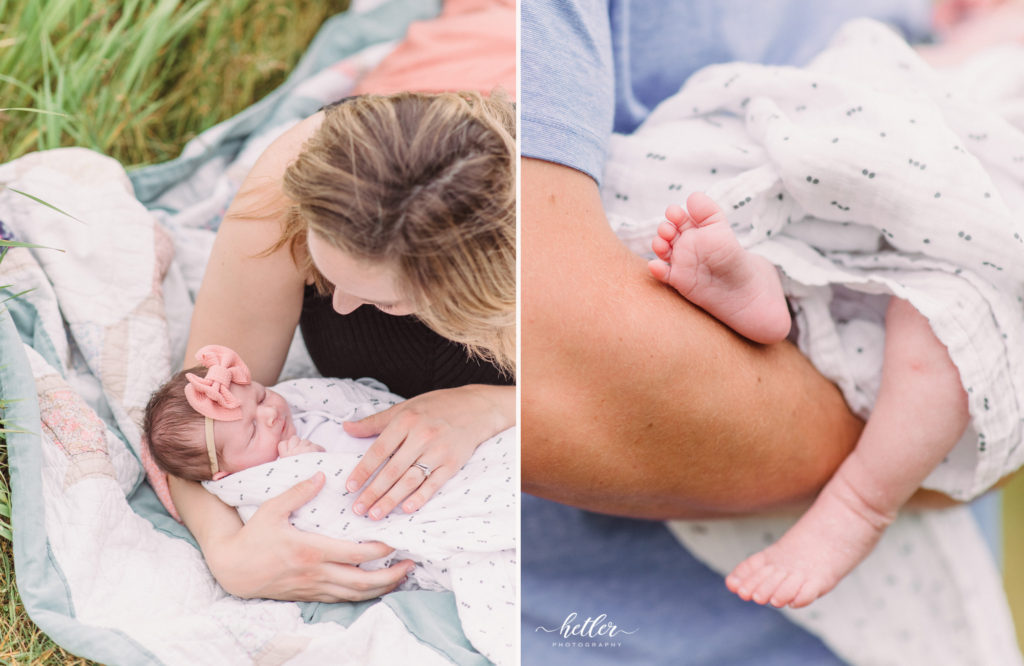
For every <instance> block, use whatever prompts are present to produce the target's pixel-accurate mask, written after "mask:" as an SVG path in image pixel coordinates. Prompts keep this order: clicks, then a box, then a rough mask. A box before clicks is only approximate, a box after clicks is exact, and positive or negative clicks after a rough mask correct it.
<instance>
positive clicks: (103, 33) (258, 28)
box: [0, 0, 348, 664]
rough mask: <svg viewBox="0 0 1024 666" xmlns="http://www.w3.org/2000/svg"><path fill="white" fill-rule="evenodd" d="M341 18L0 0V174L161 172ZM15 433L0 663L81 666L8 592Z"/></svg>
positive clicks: (317, 3)
mask: <svg viewBox="0 0 1024 666" xmlns="http://www.w3.org/2000/svg"><path fill="white" fill-rule="evenodd" d="M347 6H348V0H124V1H123V2H94V1H93V0H45V1H43V0H0V163H2V162H7V161H9V160H12V159H15V158H17V157H20V156H21V155H24V154H26V153H29V152H32V151H35V150H45V149H50V148H57V147H61V146H84V147H86V148H91V149H93V150H96V151H99V152H101V153H104V154H106V155H110V156H112V157H114V158H116V159H117V160H119V161H120V162H121V163H122V164H124V165H125V166H126V167H132V166H141V165H144V164H152V163H157V162H163V161H166V160H169V159H172V158H174V157H176V156H177V155H178V154H179V153H180V152H181V149H182V147H183V146H184V145H185V143H187V142H188V140H189V139H191V138H193V137H194V136H196V135H197V134H199V133H200V132H202V131H203V130H205V129H207V128H208V127H211V126H213V125H215V124H217V123H218V122H220V121H222V120H226V119H227V118H230V117H231V116H233V115H235V114H236V113H238V112H239V111H241V110H243V109H245V108H246V107H248V106H250V105H251V104H253V103H254V102H256V101H257V100H259V99H260V98H261V97H263V96H264V95H265V94H267V93H268V92H270V91H271V90H273V89H274V88H276V87H277V86H278V85H280V84H281V83H282V82H283V81H284V79H285V77H286V76H287V75H288V73H289V72H290V71H291V69H292V68H293V67H294V65H295V63H296V62H298V59H299V58H300V57H301V55H302V53H303V52H304V51H305V49H306V47H307V46H308V44H309V42H310V40H311V39H312V37H313V35H314V34H315V33H316V31H317V29H318V28H319V27H320V25H321V24H322V23H323V21H324V19H326V18H327V17H329V16H332V15H334V14H336V13H338V12H340V11H343V10H344V9H346V8H347ZM0 185H2V184H0ZM27 196H29V197H30V198H31V195H27ZM42 205H46V204H45V202H42ZM62 212H63V211H62ZM72 213H73V211H68V214H72ZM15 287H16V285H15ZM3 408H4V404H3V402H2V401H0V412H2V410H3ZM16 427H17V424H11V423H8V422H7V421H5V420H4V419H3V417H2V416H0V603H2V604H3V611H2V612H0V663H3V664H87V663H90V662H88V661H86V660H83V659H80V658H78V657H75V656H73V655H70V654H68V653H67V652H64V651H63V650H61V649H60V648H59V647H58V646H56V645H55V644H54V643H53V642H52V641H50V639H49V638H47V637H46V636H45V634H43V633H42V632H40V631H39V629H38V628H37V627H35V625H34V624H33V623H32V622H31V620H29V619H28V617H27V615H26V614H25V610H24V607H23V606H22V604H21V600H20V598H19V595H18V592H17V589H16V587H15V585H14V584H13V583H14V566H13V555H12V551H11V543H10V541H9V539H10V513H11V503H10V491H9V486H8V483H9V475H8V471H7V452H6V443H5V441H4V439H3V433H4V432H6V431H9V430H10V429H12V428H16Z"/></svg>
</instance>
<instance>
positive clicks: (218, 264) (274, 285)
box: [185, 113, 323, 385]
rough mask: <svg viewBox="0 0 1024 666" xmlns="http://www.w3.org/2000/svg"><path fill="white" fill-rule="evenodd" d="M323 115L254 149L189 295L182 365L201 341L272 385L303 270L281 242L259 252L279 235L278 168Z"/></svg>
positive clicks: (285, 203) (282, 210)
mask: <svg viewBox="0 0 1024 666" xmlns="http://www.w3.org/2000/svg"><path fill="white" fill-rule="evenodd" d="M322 119H323V114H320V113H318V114H316V115H314V116H311V117H310V118H307V119H306V120H303V121H302V122H300V123H299V124H298V125H296V126H295V127H293V128H292V129H290V130H288V131H287V132H285V133H284V134H283V135H282V136H281V137H279V138H278V139H277V140H275V141H274V142H273V143H272V144H271V145H270V146H269V147H268V148H267V150H266V151H264V152H263V154H262V155H261V156H260V158H259V159H258V160H257V161H256V164H255V165H254V166H253V168H252V170H251V171H250V172H249V174H248V175H247V176H246V178H245V180H244V181H243V183H242V185H241V187H240V188H239V191H238V194H237V195H236V196H235V198H234V200H233V201H232V202H231V206H230V207H229V208H228V210H227V213H225V215H224V219H223V221H222V222H221V225H220V229H218V231H217V238H216V240H215V241H214V243H213V249H212V250H211V252H210V259H209V261H208V262H207V265H206V272H205V273H204V275H203V282H202V285H201V286H200V288H199V293H198V294H197V295H196V304H195V309H194V310H193V313H192V324H191V328H190V330H189V338H188V346H187V349H186V355H185V364H186V366H189V365H193V364H194V359H193V356H194V354H195V352H196V350H198V349H199V348H200V347H202V346H203V345H207V344H221V345H225V346H228V347H231V348H232V349H234V350H235V351H237V352H238V354H239V355H240V356H241V357H242V358H243V359H245V362H246V364H247V365H248V366H249V369H250V370H251V371H252V374H253V378H254V379H255V380H256V381H258V382H261V383H263V384H268V385H269V384H274V383H276V382H277V377H278V375H279V374H280V372H281V368H282V367H283V366H284V360H285V357H286V356H287V354H288V346H289V345H290V344H291V341H292V337H293V336H294V334H295V328H296V326H298V323H299V315H300V313H301V312H302V292H303V288H304V285H305V280H306V277H305V276H304V275H303V274H302V273H301V272H300V271H299V269H298V268H297V267H296V266H295V262H294V261H293V259H292V256H291V253H290V251H289V248H288V247H287V246H284V247H280V248H278V249H277V250H276V251H274V252H273V253H271V254H265V251H266V250H268V249H269V248H270V247H271V246H272V245H273V244H274V242H275V241H277V239H278V238H279V237H280V235H281V231H282V229H283V224H284V219H285V217H284V216H285V214H286V212H287V210H288V207H289V206H290V203H291V202H290V201H289V200H288V198H287V197H286V196H285V194H284V192H283V191H282V179H283V177H284V172H285V169H287V167H288V165H289V164H290V163H291V162H292V161H293V160H294V159H295V157H296V156H297V155H298V154H299V151H300V150H301V148H302V144H303V143H305V141H306V140H307V139H308V138H309V137H310V136H311V135H312V133H313V132H314V131H315V129H316V128H317V127H318V126H319V124H320V122H321V121H322Z"/></svg>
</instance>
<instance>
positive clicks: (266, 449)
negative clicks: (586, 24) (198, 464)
mask: <svg viewBox="0 0 1024 666" xmlns="http://www.w3.org/2000/svg"><path fill="white" fill-rule="evenodd" d="M231 393H232V394H233V395H234V396H235V397H236V398H238V400H239V402H241V403H242V418H241V419H240V420H238V421H214V422H213V441H214V442H215V443H216V445H217V450H218V452H219V454H220V461H221V462H220V465H219V466H220V470H221V471H222V472H224V473H226V474H233V473H234V472H239V471H241V470H243V469H248V468H250V467H253V466H254V465H262V464H263V463H265V462H270V461H271V460H277V458H278V454H277V445H278V444H279V443H280V442H281V440H286V439H288V438H289V437H291V436H292V435H294V434H295V426H294V425H293V424H292V413H291V409H290V408H289V407H288V403H287V402H285V399H284V398H282V397H281V396H280V395H279V394H277V393H274V392H273V391H269V390H267V388H266V387H265V386H263V385H262V384H259V383H257V382H252V383H251V384H245V385H239V384H232V385H231Z"/></svg>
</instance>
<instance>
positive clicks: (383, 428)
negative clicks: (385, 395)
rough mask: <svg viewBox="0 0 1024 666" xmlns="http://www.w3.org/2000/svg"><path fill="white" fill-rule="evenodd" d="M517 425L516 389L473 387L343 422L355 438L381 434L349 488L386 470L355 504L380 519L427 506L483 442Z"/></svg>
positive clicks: (431, 395) (359, 510) (361, 511)
mask: <svg viewBox="0 0 1024 666" xmlns="http://www.w3.org/2000/svg"><path fill="white" fill-rule="evenodd" d="M513 425H515V387H513V386H488V385H483V384H471V385H468V386H460V387H458V388H451V389H442V390H438V391H431V392H430V393H424V394H423V395H419V396H416V397H415V398H412V399H410V400H406V401H405V402H403V403H400V404H398V405H395V406H394V407H391V408H390V409H387V410H385V411H383V412H379V413H377V414H374V415H373V416H369V417H367V418H365V419H362V420H360V421H353V422H351V423H346V424H345V430H346V431H347V432H348V433H349V434H350V435H353V436H355V437H372V436H373V435H378V434H379V437H377V441H375V442H374V443H373V444H372V445H371V446H370V448H369V449H368V450H367V451H366V454H365V455H364V456H363V458H362V460H360V461H359V464H358V465H356V468H355V469H354V470H352V473H351V474H350V475H349V477H348V481H347V482H346V484H345V487H346V488H347V489H348V490H349V492H355V491H356V490H359V488H361V487H362V486H363V485H364V484H365V483H366V481H367V479H369V478H370V476H372V475H373V472H374V471H375V470H377V469H378V468H379V467H381V465H383V468H382V469H381V470H380V472H379V473H378V474H377V476H376V477H375V478H374V479H373V481H372V482H371V483H370V485H369V486H367V487H366V488H365V489H364V490H363V492H362V493H360V495H359V497H357V498H356V501H355V504H354V505H353V511H355V512H356V513H357V514H360V515H361V514H364V513H366V514H368V515H369V516H370V518H373V519H374V520H379V519H381V518H383V517H384V516H386V515H388V514H389V513H391V510H392V509H394V508H395V507H396V506H398V505H399V504H402V510H403V511H405V512H406V513H412V512H413V511H416V510H418V509H419V508H420V507H421V506H423V505H424V504H425V503H426V501H427V500H428V499H430V497H431V496H433V494H434V493H435V492H437V489H438V488H440V487H441V486H442V485H444V483H445V482H446V481H447V480H448V479H450V478H452V476H454V475H455V473H456V472H458V471H459V470H460V469H461V468H462V466H463V465H464V464H466V461H467V460H469V458H470V457H471V456H472V455H473V452H474V451H475V450H476V447H478V446H479V445H480V444H481V443H483V442H484V441H485V440H487V439H488V438H490V437H493V436H494V435H496V434H498V433H499V432H501V431H502V430H505V429H506V428H510V427H512V426H513Z"/></svg>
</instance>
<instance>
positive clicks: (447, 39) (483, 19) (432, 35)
mask: <svg viewBox="0 0 1024 666" xmlns="http://www.w3.org/2000/svg"><path fill="white" fill-rule="evenodd" d="M496 87H500V88H502V89H503V90H504V91H505V93H506V94H508V96H509V97H511V98H512V99H515V95H516V9H515V1H514V0H446V1H445V3H444V9H443V10H442V11H441V15H440V16H438V17H437V18H435V19H431V20H429V21H419V22H416V23H413V24H412V26H410V27H409V31H408V32H407V33H406V36H405V39H404V40H403V41H402V43H401V44H399V45H398V47H397V48H396V49H395V50H394V51H393V52H392V53H391V54H389V55H388V56H387V57H386V58H385V59H384V60H383V61H382V62H381V63H380V64H379V65H378V66H377V67H376V68H374V70H373V71H372V72H370V73H369V74H367V75H366V77H364V78H363V80H362V81H360V82H359V85H357V86H356V89H355V90H354V91H353V94H357V95H359V94H363V93H377V94H381V95H386V94H390V93H396V92H402V91H404V90H409V91H415V92H445V91H454V90H476V91H479V92H481V93H484V94H489V93H490V92H491V91H492V90H494V88H496Z"/></svg>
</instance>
